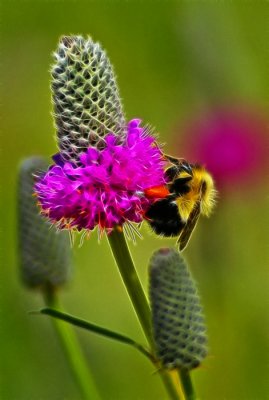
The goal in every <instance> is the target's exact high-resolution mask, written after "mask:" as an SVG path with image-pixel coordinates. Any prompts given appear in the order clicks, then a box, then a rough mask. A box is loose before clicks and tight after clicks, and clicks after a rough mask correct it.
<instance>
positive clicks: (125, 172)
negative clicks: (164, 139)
mask: <svg viewBox="0 0 269 400" xmlns="http://www.w3.org/2000/svg"><path fill="white" fill-rule="evenodd" d="M140 122H141V121H140V120H139V119H133V120H131V121H130V122H129V124H128V126H127V134H126V137H125V139H124V140H122V138H119V137H118V136H116V135H115V134H113V133H109V134H107V135H106V136H105V137H104V147H103V148H102V149H97V148H96V147H93V146H90V147H88V149H87V150H86V151H85V152H83V153H82V154H80V163H79V165H75V164H72V163H71V162H68V161H65V160H64V158H63V157H62V156H61V154H60V153H59V154H57V155H56V156H54V161H55V164H54V165H52V166H51V167H50V168H49V169H48V171H47V172H46V173H45V174H44V175H43V176H41V177H40V178H39V180H38V181H37V183H36V185H35V190H36V193H37V197H38V201H39V204H40V206H41V210H42V213H43V214H44V215H47V217H48V218H49V219H50V220H51V221H52V222H54V223H56V224H57V225H58V227H59V228H60V229H66V228H68V229H76V230H78V231H81V230H82V229H86V230H93V229H94V228H95V227H96V226H98V227H99V229H101V230H104V229H106V230H107V231H108V232H109V231H110V230H112V228H113V227H115V226H119V225H123V223H124V222H126V221H130V222H135V223H139V222H141V221H142V220H143V215H144V213H145V211H146V209H147V208H148V207H149V206H150V204H151V203H152V201H154V199H149V198H147V197H146V196H145V195H144V190H145V189H147V188H150V187H155V186H159V185H163V184H165V178H164V165H165V160H164V159H163V156H162V152H161V150H160V148H159V147H158V145H157V144H156V138H155V137H154V136H152V135H150V134H149V132H148V131H147V130H146V129H145V128H142V127H140Z"/></svg>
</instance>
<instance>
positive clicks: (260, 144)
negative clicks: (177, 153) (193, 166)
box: [180, 106, 269, 191]
mask: <svg viewBox="0 0 269 400" xmlns="http://www.w3.org/2000/svg"><path fill="white" fill-rule="evenodd" d="M184 130H185V138H186V143H182V142H181V143H180V146H181V150H182V151H183V154H184V156H186V157H187V158H188V159H190V160H194V161H197V162H199V163H202V164H204V165H205V166H206V168H208V170H209V171H210V172H211V173H212V175H213V176H214V178H215V180H216V184H217V187H218V188H219V189H220V190H222V191H223V190H229V189H231V188H232V190H241V189H242V187H243V186H246V187H248V188H249V184H250V182H251V186H252V187H253V185H256V184H257V183H258V182H259V179H260V178H261V179H263V177H264V171H265V170H266V169H267V168H268V146H269V142H268V135H267V130H268V119H267V118H266V117H265V115H264V114H263V112H262V111H261V110H259V109H258V107H251V106H229V107H218V108H215V109H213V110H210V112H207V113H204V114H201V115H200V116H198V117H196V118H194V119H192V120H191V122H189V123H187V125H186V126H185V129H184Z"/></svg>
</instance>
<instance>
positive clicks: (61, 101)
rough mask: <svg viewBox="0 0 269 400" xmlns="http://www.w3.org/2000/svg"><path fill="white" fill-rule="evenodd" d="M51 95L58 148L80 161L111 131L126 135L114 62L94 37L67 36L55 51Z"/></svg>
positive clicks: (65, 155)
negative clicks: (84, 154)
mask: <svg viewBox="0 0 269 400" xmlns="http://www.w3.org/2000/svg"><path fill="white" fill-rule="evenodd" d="M54 56H55V60H56V63H55V64H54V65H53V67H52V70H51V75H52V82H51V88H52V97H53V103H54V114H55V122H56V128H57V137H58V144H59V148H60V150H61V152H62V154H63V157H64V158H65V159H66V160H70V161H72V162H74V163H77V162H78V160H79V154H80V153H81V152H83V151H85V150H86V149H87V147H89V146H90V145H92V146H96V147H98V146H102V143H103V140H102V138H103V137H104V135H106V134H107V133H109V132H113V133H114V134H116V135H123V134H124V131H125V118H124V114H123V109H122V104H121V100H120V96H119V91H118V88H117V84H116V78H115V75H114V72H113V68H112V65H111V64H110V61H109V59H108V57H107V55H106V53H105V51H104V50H103V49H102V48H101V47H100V45H99V44H98V43H94V42H93V41H92V39H91V38H87V39H84V38H83V37H81V36H64V37H62V38H61V40H60V43H59V47H58V49H57V51H56V52H55V53H54Z"/></svg>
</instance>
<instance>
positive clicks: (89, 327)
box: [34, 308, 156, 363]
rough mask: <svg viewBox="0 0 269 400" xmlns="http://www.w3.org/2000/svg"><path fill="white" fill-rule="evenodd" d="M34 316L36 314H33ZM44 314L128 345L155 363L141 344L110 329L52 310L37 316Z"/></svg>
mask: <svg viewBox="0 0 269 400" xmlns="http://www.w3.org/2000/svg"><path fill="white" fill-rule="evenodd" d="M34 313H35V314H36V313H37V312H34ZM39 313H40V314H45V315H49V316H50V317H53V318H58V319H61V320H62V321H65V322H68V323H70V324H72V325H75V326H78V327H80V328H83V329H87V330H88V331H90V332H93V333H97V334H98V335H101V336H104V337H107V338H109V339H113V340H117V341H118V342H121V343H124V344H128V345H130V346H132V347H134V348H135V349H137V350H138V351H140V353H142V354H143V355H144V356H146V357H147V358H148V359H149V360H150V361H151V362H152V363H155V362H156V360H155V358H154V357H153V355H152V354H151V353H150V352H149V351H148V350H147V349H146V348H145V347H144V346H142V345H141V344H139V343H137V342H135V341H134V340H133V339H131V338H129V337H128V336H125V335H122V334H121V333H118V332H115V331H111V330H110V329H107V328H103V327H102V326H99V325H95V324H93V323H91V322H88V321H85V320H84V319H80V318H77V317H74V316H73V315H70V314H66V313H63V312H61V311H58V310H54V309H52V308H43V309H42V310H40V311H39V312H38V314H39Z"/></svg>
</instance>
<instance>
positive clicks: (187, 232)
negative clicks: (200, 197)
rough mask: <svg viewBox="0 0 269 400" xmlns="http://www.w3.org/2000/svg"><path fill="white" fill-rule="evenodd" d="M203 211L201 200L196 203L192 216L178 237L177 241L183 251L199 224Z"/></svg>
mask: <svg viewBox="0 0 269 400" xmlns="http://www.w3.org/2000/svg"><path fill="white" fill-rule="evenodd" d="M200 213H201V207H200V201H199V202H197V203H196V205H195V207H194V209H193V210H192V212H191V213H190V216H189V218H188V220H187V222H186V225H185V226H184V228H183V229H182V232H181V234H180V236H179V238H178V241H177V243H178V244H179V250H180V251H183V250H184V249H185V247H186V246H187V244H188V242H189V240H190V237H191V234H192V232H193V230H194V228H195V226H196V224H197V221H198V218H199V216H200Z"/></svg>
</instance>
